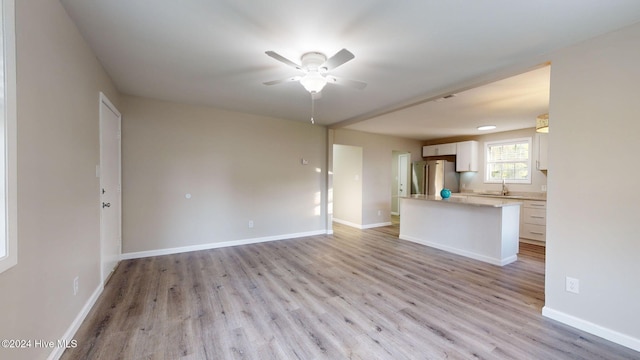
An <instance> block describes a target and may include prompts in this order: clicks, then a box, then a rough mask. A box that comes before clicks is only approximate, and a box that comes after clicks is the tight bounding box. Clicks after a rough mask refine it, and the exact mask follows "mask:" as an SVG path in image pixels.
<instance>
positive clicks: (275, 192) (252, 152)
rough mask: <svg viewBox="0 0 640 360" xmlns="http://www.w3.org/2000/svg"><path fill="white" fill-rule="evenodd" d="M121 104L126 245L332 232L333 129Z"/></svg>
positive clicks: (165, 105) (198, 109)
mask: <svg viewBox="0 0 640 360" xmlns="http://www.w3.org/2000/svg"><path fill="white" fill-rule="evenodd" d="M121 102H122V106H121V109H120V111H121V112H122V113H123V120H122V133H123V137H122V152H123V185H122V186H123V252H124V253H137V252H149V251H155V250H159V249H170V248H181V247H187V246H196V245H204V244H215V243H220V242H226V241H238V240H247V239H259V238H265V237H274V236H285V237H286V236H295V235H297V234H306V233H309V232H316V233H317V232H325V231H326V215H325V214H326V204H325V201H324V200H323V199H324V198H325V196H324V191H325V190H324V189H325V182H326V171H327V169H326V163H327V159H326V156H327V155H326V154H327V149H326V142H327V138H326V137H327V130H326V128H324V127H320V126H315V125H311V124H309V123H306V122H294V121H286V120H280V119H273V118H267V117H262V116H255V115H248V114H242V113H237V112H230V111H223V110H219V109H215V108H210V107H202V106H193V105H184V104H176V103H169V102H163V101H157V100H150V99H143V98H138V97H131V96H123V97H122V101H121ZM303 158H304V159H305V160H307V161H308V164H307V165H303V164H302V163H301V160H302V159H303ZM186 194H191V196H192V197H191V199H186V198H185V195H186ZM250 220H251V221H253V222H254V227H253V228H249V226H248V223H249V221H250Z"/></svg>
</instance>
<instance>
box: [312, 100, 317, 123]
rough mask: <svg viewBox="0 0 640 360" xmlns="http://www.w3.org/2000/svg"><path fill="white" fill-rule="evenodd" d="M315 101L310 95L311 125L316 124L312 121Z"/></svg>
mask: <svg viewBox="0 0 640 360" xmlns="http://www.w3.org/2000/svg"><path fill="white" fill-rule="evenodd" d="M315 104H316V100H315V99H314V98H313V94H311V123H312V124H315V123H316V122H315V121H314V120H313V115H315V112H316V107H315Z"/></svg>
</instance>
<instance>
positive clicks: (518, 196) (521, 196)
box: [451, 191, 547, 201]
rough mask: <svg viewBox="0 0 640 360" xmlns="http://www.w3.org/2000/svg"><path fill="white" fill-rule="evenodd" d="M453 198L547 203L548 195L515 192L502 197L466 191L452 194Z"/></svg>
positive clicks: (488, 193)
mask: <svg viewBox="0 0 640 360" xmlns="http://www.w3.org/2000/svg"><path fill="white" fill-rule="evenodd" d="M451 196H452V197H453V196H458V197H460V196H474V197H482V198H494V199H511V200H537V201H547V194H546V193H526V192H522V193H517V192H513V193H508V194H507V195H500V194H497V193H495V194H494V193H490V192H472V191H466V192H459V193H453V194H451Z"/></svg>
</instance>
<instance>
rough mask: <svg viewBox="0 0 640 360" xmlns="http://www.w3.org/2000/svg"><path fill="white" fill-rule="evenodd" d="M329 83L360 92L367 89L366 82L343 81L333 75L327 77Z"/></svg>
mask: <svg viewBox="0 0 640 360" xmlns="http://www.w3.org/2000/svg"><path fill="white" fill-rule="evenodd" d="M327 81H328V83H329V84H336V85H342V86H347V87H350V88H354V89H358V90H362V89H364V88H365V87H367V83H366V82H362V81H358V80H349V79H343V78H339V77H335V76H333V75H327Z"/></svg>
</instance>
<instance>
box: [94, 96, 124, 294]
mask: <svg viewBox="0 0 640 360" xmlns="http://www.w3.org/2000/svg"><path fill="white" fill-rule="evenodd" d="M120 123H121V115H120V112H119V111H118V110H117V109H116V108H115V106H113V104H111V102H110V101H109V99H107V97H106V96H104V94H102V93H100V171H99V173H100V209H101V213H100V261H101V269H100V270H101V272H100V274H101V280H102V282H103V284H104V283H105V282H106V281H107V279H108V278H109V276H110V275H111V272H112V271H113V270H114V269H115V267H116V265H118V261H119V260H120V253H121V241H122V240H121V235H120V232H121V225H120V222H121V202H122V198H121V195H120V190H121V186H120Z"/></svg>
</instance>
